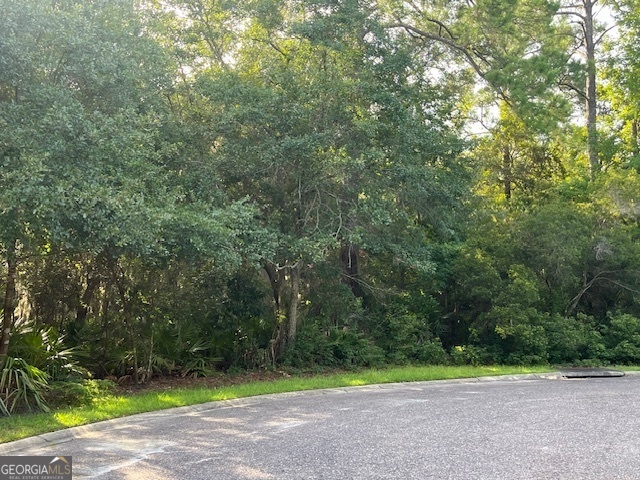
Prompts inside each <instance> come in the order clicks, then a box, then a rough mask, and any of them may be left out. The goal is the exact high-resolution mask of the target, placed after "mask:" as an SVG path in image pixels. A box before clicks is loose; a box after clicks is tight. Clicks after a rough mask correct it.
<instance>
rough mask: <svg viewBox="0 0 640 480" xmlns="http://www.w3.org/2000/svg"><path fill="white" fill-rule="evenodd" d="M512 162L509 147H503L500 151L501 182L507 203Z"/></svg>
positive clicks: (509, 198)
mask: <svg viewBox="0 0 640 480" xmlns="http://www.w3.org/2000/svg"><path fill="white" fill-rule="evenodd" d="M512 162H513V158H512V157H511V150H510V149H509V145H505V146H504V148H503V149H502V181H503V186H504V196H505V198H506V199H507V201H509V200H511V182H512Z"/></svg>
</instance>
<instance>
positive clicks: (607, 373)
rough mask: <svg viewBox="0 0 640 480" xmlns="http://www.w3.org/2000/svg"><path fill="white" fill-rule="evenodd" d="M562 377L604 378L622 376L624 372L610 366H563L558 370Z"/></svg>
mask: <svg viewBox="0 0 640 480" xmlns="http://www.w3.org/2000/svg"><path fill="white" fill-rule="evenodd" d="M560 374H561V375H562V378H606V377H624V372H622V371H620V370H613V369H611V368H565V369H562V370H560Z"/></svg>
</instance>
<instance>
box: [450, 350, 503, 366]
mask: <svg viewBox="0 0 640 480" xmlns="http://www.w3.org/2000/svg"><path fill="white" fill-rule="evenodd" d="M450 355H451V360H452V361H453V363H454V364H455V365H473V366H479V365H493V364H495V363H498V362H497V361H496V356H495V354H493V353H491V352H490V351H489V349H488V348H487V347H482V346H478V345H458V346H455V347H453V348H452V349H451V353H450Z"/></svg>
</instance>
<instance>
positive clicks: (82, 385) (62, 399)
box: [44, 380, 117, 407]
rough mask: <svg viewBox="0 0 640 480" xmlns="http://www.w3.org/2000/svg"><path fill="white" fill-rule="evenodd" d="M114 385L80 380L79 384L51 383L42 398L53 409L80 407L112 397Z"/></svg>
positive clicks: (106, 382)
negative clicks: (53, 407)
mask: <svg viewBox="0 0 640 480" xmlns="http://www.w3.org/2000/svg"><path fill="white" fill-rule="evenodd" d="M116 387H117V386H116V384H115V383H113V382H111V381H109V380H81V381H80V382H51V384H50V385H49V389H48V390H47V391H46V393H45V395H44V398H45V399H46V401H47V403H48V404H49V405H52V406H55V407H80V406H83V405H90V404H91V403H93V402H94V401H95V400H98V399H100V398H104V397H107V396H109V395H112V394H113V393H114V392H115V389H116Z"/></svg>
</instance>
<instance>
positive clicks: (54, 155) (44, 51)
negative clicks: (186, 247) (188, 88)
mask: <svg viewBox="0 0 640 480" xmlns="http://www.w3.org/2000/svg"><path fill="white" fill-rule="evenodd" d="M1 6H2V9H3V11H4V15H3V18H2V20H1V21H0V22H1V23H2V31H3V32H4V33H3V36H2V38H1V39H0V64H2V69H1V72H0V122H1V123H2V126H3V128H2V129H1V130H0V152H1V159H2V171H1V174H0V184H1V185H2V193H1V197H0V204H1V205H2V214H1V215H0V231H1V232H2V233H1V239H0V241H1V242H2V247H3V250H4V255H5V263H6V266H7V270H6V282H5V296H4V318H3V330H2V338H1V340H0V361H1V360H4V358H6V355H7V353H8V347H9V338H8V336H9V334H10V330H11V326H12V323H13V312H14V305H15V300H16V289H15V286H16V282H17V278H16V277H17V264H18V262H19V261H20V260H22V259H25V258H28V257H29V256H32V255H41V254H46V252H47V251H49V250H50V249H51V246H52V244H55V245H57V246H59V247H63V248H66V249H84V250H85V251H91V252H100V251H102V250H104V249H105V248H110V247H111V248H121V249H133V250H136V251H137V252H141V251H145V250H147V251H148V250H149V249H153V248H154V244H155V245H156V246H157V245H158V239H159V238H160V237H159V235H158V232H159V229H160V227H161V220H160V219H161V218H162V217H161V216H158V215H157V214H158V209H159V208H161V207H160V205H166V203H164V202H165V201H166V200H167V197H166V196H164V197H163V196H162V187H159V186H158V183H157V181H154V180H158V178H159V175H161V173H160V170H161V168H160V166H159V164H157V163H155V161H156V160H157V159H158V157H159V155H161V154H160V153H159V152H160V150H161V149H162V144H161V141H160V139H159V137H158V135H157V134H158V129H157V128H155V126H156V125H157V124H158V123H159V122H161V121H162V120H161V116H162V112H160V111H159V110H158V107H159V106H161V102H160V101H159V96H158V92H159V90H161V89H162V88H165V87H166V86H167V85H169V84H170V78H169V77H168V76H167V70H166V63H164V61H163V55H162V53H161V52H160V51H159V49H158V48H157V47H156V46H155V44H154V43H153V42H151V41H149V39H147V38H146V37H144V36H141V35H140V33H141V29H142V25H141V24H140V23H139V22H138V21H137V16H136V14H135V12H134V10H133V6H132V4H131V2H127V1H119V2H101V1H95V2H73V1H71V2H35V1H29V2H16V1H11V0H5V1H3V2H2V5H1ZM145 195H147V196H146V197H145ZM147 199H148V200H147Z"/></svg>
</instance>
